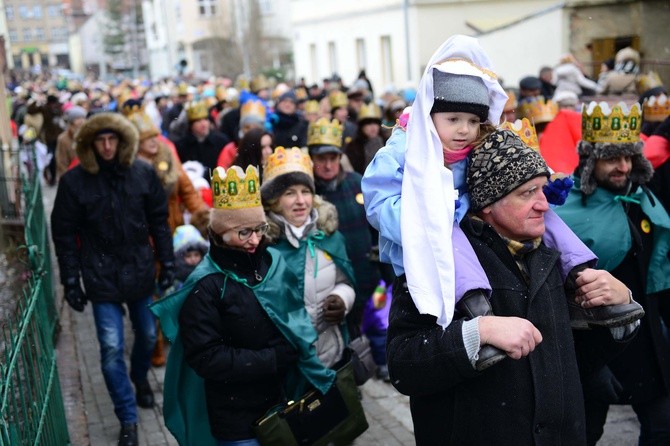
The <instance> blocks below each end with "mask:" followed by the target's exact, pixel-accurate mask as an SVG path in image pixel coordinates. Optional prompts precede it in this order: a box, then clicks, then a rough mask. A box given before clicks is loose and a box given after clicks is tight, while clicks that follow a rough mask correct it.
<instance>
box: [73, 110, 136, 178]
mask: <svg viewBox="0 0 670 446" xmlns="http://www.w3.org/2000/svg"><path fill="white" fill-rule="evenodd" d="M104 129H110V130H113V131H114V132H116V133H118V135H119V146H118V151H117V160H118V162H119V164H120V165H121V166H122V167H130V165H131V164H132V163H133V161H134V160H135V156H136V154H137V145H138V142H139V134H138V133H137V129H136V128H135V126H134V125H133V124H132V123H131V122H130V121H128V119H126V117H124V116H123V115H121V114H119V113H109V112H105V113H98V114H96V115H93V116H92V117H90V118H89V119H88V120H87V121H86V122H85V123H84V125H83V126H82V127H81V128H80V129H79V132H78V133H77V139H76V151H77V157H78V158H79V163H80V164H81V167H82V168H83V169H84V170H86V171H87V172H89V173H91V174H94V175H95V174H97V173H98V172H99V171H100V166H99V165H98V161H97V158H96V156H95V148H94V146H93V140H94V139H95V137H96V134H97V133H98V132H99V131H101V130H104Z"/></svg>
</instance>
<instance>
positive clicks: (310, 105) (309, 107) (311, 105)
mask: <svg viewBox="0 0 670 446" xmlns="http://www.w3.org/2000/svg"><path fill="white" fill-rule="evenodd" d="M320 111H321V106H320V105H319V101H315V100H311V101H307V102H305V113H319V112H320Z"/></svg>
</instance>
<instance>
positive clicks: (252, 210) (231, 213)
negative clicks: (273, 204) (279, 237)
mask: <svg viewBox="0 0 670 446" xmlns="http://www.w3.org/2000/svg"><path fill="white" fill-rule="evenodd" d="M212 197H213V204H214V207H213V208H212V210H211V211H210V223H209V226H210V227H211V228H212V230H213V231H214V232H215V233H217V234H219V235H220V234H223V233H224V232H226V231H228V230H230V229H234V228H241V227H245V226H248V227H256V226H258V225H259V224H262V223H265V212H263V206H262V205H261V193H260V181H259V178H258V169H257V168H256V167H254V166H248V167H247V170H246V172H245V171H243V170H242V168H241V167H239V166H232V167H230V168H229V169H228V170H225V169H224V168H223V167H217V168H216V169H214V173H213V174H212Z"/></svg>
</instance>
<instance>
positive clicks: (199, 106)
mask: <svg viewBox="0 0 670 446" xmlns="http://www.w3.org/2000/svg"><path fill="white" fill-rule="evenodd" d="M186 116H187V117H188V121H189V122H193V121H198V120H200V119H207V117H208V116H209V113H208V112H207V104H206V103H205V102H204V101H192V102H189V103H188V104H186Z"/></svg>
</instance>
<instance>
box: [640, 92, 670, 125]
mask: <svg viewBox="0 0 670 446" xmlns="http://www.w3.org/2000/svg"><path fill="white" fill-rule="evenodd" d="M668 116H670V98H668V97H667V96H666V95H664V94H661V95H659V96H652V97H650V98H649V99H647V100H646V101H644V104H643V105H642V117H643V118H644V120H645V121H648V122H663V121H665V118H667V117H668Z"/></svg>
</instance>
